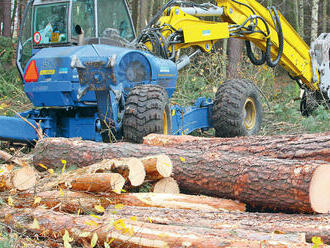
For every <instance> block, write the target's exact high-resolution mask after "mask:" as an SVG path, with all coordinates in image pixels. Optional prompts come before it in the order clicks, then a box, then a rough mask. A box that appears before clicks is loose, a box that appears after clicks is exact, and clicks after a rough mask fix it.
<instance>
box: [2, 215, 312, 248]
mask: <svg viewBox="0 0 330 248" xmlns="http://www.w3.org/2000/svg"><path fill="white" fill-rule="evenodd" d="M3 213H7V215H4V214H3ZM0 218H2V219H3V221H4V222H5V223H6V224H7V225H9V226H12V227H15V229H17V227H18V228H20V229H22V230H29V231H30V232H33V233H35V234H36V235H40V236H41V237H45V238H57V237H59V236H60V237H61V236H63V235H64V233H65V231H67V232H68V234H69V235H70V237H71V238H72V239H73V240H75V241H77V242H80V243H85V244H90V240H91V238H92V236H93V235H94V233H96V234H97V237H98V244H99V245H103V243H104V242H108V241H110V240H112V243H111V244H112V245H114V246H119V247H208V248H213V247H217V248H218V247H247V245H248V247H251V248H254V247H258V248H259V247H311V245H309V244H307V243H305V242H304V239H305V237H304V235H303V234H301V233H297V234H268V233H260V232H254V231H251V230H239V229H235V228H226V229H218V230H215V229H208V228H198V227H183V226H166V225H158V224H153V223H143V222H139V221H134V220H131V219H125V220H123V219H117V220H114V219H113V216H112V215H111V216H106V215H105V216H102V217H98V218H94V217H91V216H77V215H69V214H64V213H58V212H54V211H51V210H45V209H21V210H19V209H1V214H0Z"/></svg>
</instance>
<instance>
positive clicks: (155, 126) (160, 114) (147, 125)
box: [123, 85, 172, 143]
mask: <svg viewBox="0 0 330 248" xmlns="http://www.w3.org/2000/svg"><path fill="white" fill-rule="evenodd" d="M171 131H172V120H171V111H170V106H169V99H168V95H167V92H166V90H165V89H164V88H162V87H160V86H158V85H140V86H136V87H134V88H133V89H132V90H131V91H130V93H129V95H128V97H127V100H126V108H125V114H124V120H123V135H124V139H125V140H126V141H129V142H134V143H142V142H143V137H145V136H146V135H148V134H151V133H161V134H171Z"/></svg>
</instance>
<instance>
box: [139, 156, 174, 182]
mask: <svg viewBox="0 0 330 248" xmlns="http://www.w3.org/2000/svg"><path fill="white" fill-rule="evenodd" d="M141 161H142V163H143V165H144V168H145V170H146V173H147V176H146V179H147V180H158V179H162V178H164V177H170V176H171V174H172V169H173V165H172V161H171V159H170V158H169V157H168V156H166V155H164V154H160V155H154V156H148V157H144V158H141Z"/></svg>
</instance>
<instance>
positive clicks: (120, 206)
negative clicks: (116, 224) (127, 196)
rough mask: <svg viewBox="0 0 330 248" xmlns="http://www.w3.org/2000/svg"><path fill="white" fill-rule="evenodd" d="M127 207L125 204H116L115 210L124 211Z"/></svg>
mask: <svg viewBox="0 0 330 248" xmlns="http://www.w3.org/2000/svg"><path fill="white" fill-rule="evenodd" d="M124 207H125V206H124V205H123V204H116V205H115V209H123V208H124Z"/></svg>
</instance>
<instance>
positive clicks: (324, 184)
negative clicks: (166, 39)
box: [309, 165, 330, 214]
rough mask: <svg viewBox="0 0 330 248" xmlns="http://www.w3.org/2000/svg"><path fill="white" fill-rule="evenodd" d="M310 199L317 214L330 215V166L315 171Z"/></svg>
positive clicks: (320, 167) (310, 189)
mask: <svg viewBox="0 0 330 248" xmlns="http://www.w3.org/2000/svg"><path fill="white" fill-rule="evenodd" d="M309 198H310V202H311V207H312V209H313V210H314V211H315V212H316V213H322V214H326V213H330V165H323V166H319V167H318V168H317V169H315V171H314V173H313V178H312V180H311V184H310V188H309Z"/></svg>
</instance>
